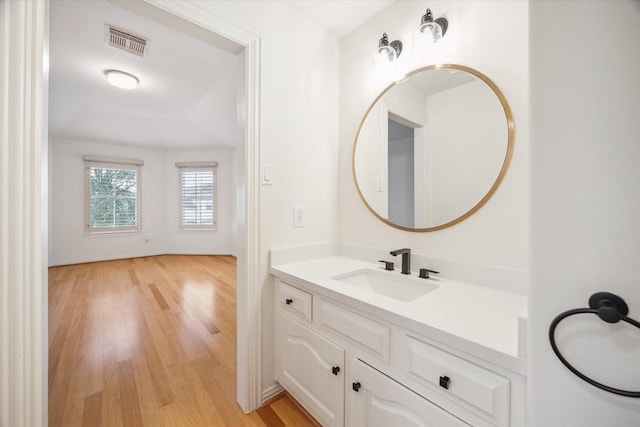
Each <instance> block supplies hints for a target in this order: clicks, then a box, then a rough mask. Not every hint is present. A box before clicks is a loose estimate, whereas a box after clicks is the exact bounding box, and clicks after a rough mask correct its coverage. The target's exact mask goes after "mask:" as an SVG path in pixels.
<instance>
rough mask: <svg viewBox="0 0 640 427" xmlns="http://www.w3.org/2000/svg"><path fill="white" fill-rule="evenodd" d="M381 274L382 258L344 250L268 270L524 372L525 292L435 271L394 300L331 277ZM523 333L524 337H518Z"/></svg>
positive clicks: (389, 272) (409, 276)
mask: <svg viewBox="0 0 640 427" xmlns="http://www.w3.org/2000/svg"><path fill="white" fill-rule="evenodd" d="M367 268H368V269H375V270H379V271H381V272H384V273H385V274H389V275H394V276H396V275H397V276H404V275H401V273H400V271H399V270H398V269H396V270H395V271H385V270H384V268H383V267H382V265H381V264H379V263H378V264H377V263H373V262H366V261H362V260H359V259H355V258H350V257H345V256H328V257H322V258H316V259H313V260H308V261H301V262H292V263H288V264H280V265H273V266H272V267H271V273H272V274H274V275H275V276H277V277H279V278H281V279H284V280H288V281H291V282H293V284H295V283H299V284H300V283H302V284H304V286H306V287H307V288H309V290H312V291H315V292H318V293H321V294H324V295H326V296H329V297H333V298H337V299H339V300H340V299H341V300H345V298H346V299H347V300H349V301H351V302H352V303H354V302H355V303H357V304H362V305H361V307H364V308H365V309H371V310H373V311H375V312H376V313H377V314H382V315H383V316H384V317H387V318H388V320H391V321H393V322H396V323H398V324H400V325H401V326H405V327H411V328H413V329H416V328H417V330H418V331H420V332H421V333H425V334H426V335H429V337H430V338H433V339H436V340H439V341H442V342H443V343H444V344H446V345H449V346H451V347H452V348H456V349H458V350H460V351H463V352H466V353H468V354H471V355H476V356H478V357H481V358H482V359H484V360H487V361H489V362H492V363H495V364H496V365H499V366H503V367H505V368H508V369H510V370H512V371H515V372H518V373H520V374H523V375H525V374H526V372H525V371H526V368H525V361H524V360H523V359H522V358H520V357H519V355H518V318H519V316H521V315H522V313H523V312H524V311H525V309H526V305H527V300H526V296H524V295H520V294H516V293H510V292H505V291H500V290H495V289H491V288H487V287H484V286H478V285H472V284H467V283H462V282H457V281H454V280H448V279H446V278H441V277H438V276H435V277H433V278H429V279H421V278H418V275H417V273H416V272H412V274H411V275H407V276H404V277H406V278H407V279H410V280H419V281H425V282H429V283H431V284H435V285H438V288H437V289H435V290H433V291H431V292H429V293H427V294H425V295H423V296H421V297H419V298H417V299H416V300H413V301H410V302H403V301H398V300H396V299H393V298H389V297H386V296H384V295H380V294H377V293H375V292H373V291H369V290H366V289H362V288H359V287H356V286H353V285H349V284H348V283H344V282H342V281H339V280H335V279H332V277H334V276H337V275H341V274H345V273H349V272H353V271H356V270H360V269H367ZM521 338H522V337H521Z"/></svg>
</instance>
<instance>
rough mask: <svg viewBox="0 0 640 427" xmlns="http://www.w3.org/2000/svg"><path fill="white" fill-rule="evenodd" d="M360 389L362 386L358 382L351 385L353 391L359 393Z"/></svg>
mask: <svg viewBox="0 0 640 427" xmlns="http://www.w3.org/2000/svg"><path fill="white" fill-rule="evenodd" d="M360 387H362V385H361V384H360V383H359V382H357V383H353V384H351V388H352V389H353V391H360Z"/></svg>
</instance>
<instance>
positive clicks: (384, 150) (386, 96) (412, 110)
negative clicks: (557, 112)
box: [353, 65, 513, 231]
mask: <svg viewBox="0 0 640 427" xmlns="http://www.w3.org/2000/svg"><path fill="white" fill-rule="evenodd" d="M512 149H513V121H512V120H511V113H510V110H509V107H508V105H507V103H506V100H505V99H504V97H503V95H502V93H501V92H500V91H499V89H498V88H497V87H496V86H495V85H494V84H493V83H492V82H491V81H490V80H489V79H488V78H487V77H486V76H484V75H482V74H481V73H479V72H477V71H475V70H472V69H470V68H468V67H463V66H459V65H445V66H441V67H438V68H436V67H434V66H431V67H425V68H423V69H420V70H416V71H415V72H413V73H411V74H410V76H409V77H408V78H406V79H405V80H403V81H401V82H399V83H397V84H394V85H391V86H390V87H388V88H387V89H385V91H383V93H382V94H381V95H380V96H378V98H377V99H376V100H375V101H374V103H373V104H372V105H371V107H370V108H369V110H368V112H367V114H365V117H364V118H363V120H362V122H361V125H360V129H359V131H358V134H357V136H356V142H355V145H354V152H353V172H354V178H355V180H356V185H357V187H358V191H359V193H360V196H361V197H362V199H363V201H364V202H365V204H366V205H367V207H368V208H369V210H370V211H371V212H372V213H373V214H374V215H375V216H377V217H378V218H380V219H382V220H383V221H384V222H386V223H388V224H389V225H393V226H395V227H398V228H401V229H406V230H412V231H413V230H416V231H432V230H438V229H441V228H445V227H448V226H451V225H453V224H456V223H458V222H460V221H462V220H463V219H465V218H467V217H468V216H470V215H471V214H473V213H474V212H475V211H476V210H477V209H479V208H480V207H481V206H482V205H483V204H484V203H485V202H486V201H487V200H488V199H489V198H490V197H491V195H492V194H493V192H494V191H495V189H496V188H497V187H498V185H499V184H500V181H501V180H502V177H503V176H504V174H505V172H506V169H507V167H508V164H509V160H510V158H511V153H512Z"/></svg>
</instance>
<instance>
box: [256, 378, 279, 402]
mask: <svg viewBox="0 0 640 427" xmlns="http://www.w3.org/2000/svg"><path fill="white" fill-rule="evenodd" d="M283 391H284V389H283V388H282V386H281V385H280V384H278V383H275V382H274V383H273V384H271V385H270V386H269V387H267V388H266V389H264V390H262V394H261V395H260V405H262V404H263V403H264V402H266V401H267V400H269V399H271V398H273V397H274V396H276V395H277V394H278V393H281V392H283Z"/></svg>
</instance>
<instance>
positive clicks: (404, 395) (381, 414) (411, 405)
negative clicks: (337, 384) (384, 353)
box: [347, 359, 468, 427]
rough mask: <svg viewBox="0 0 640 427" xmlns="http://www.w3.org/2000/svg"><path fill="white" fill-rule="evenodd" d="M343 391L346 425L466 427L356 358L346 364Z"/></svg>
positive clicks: (372, 426)
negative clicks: (346, 375)
mask: <svg viewBox="0 0 640 427" xmlns="http://www.w3.org/2000/svg"><path fill="white" fill-rule="evenodd" d="M347 388H348V390H347V407H348V410H347V414H348V417H349V419H348V420H347V425H349V426H362V427H378V426H379V427H390V426H403V427H414V426H415V427H421V426H438V427H463V426H468V424H466V423H464V422H462V421H461V420H460V419H458V418H456V417H454V416H453V415H451V414H449V413H448V412H446V411H444V410H442V409H441V408H440V407H438V406H436V405H434V404H433V403H431V402H430V401H428V400H427V399H424V398H423V397H422V396H420V395H418V394H416V393H414V392H413V391H411V390H410V389H408V388H406V387H404V386H402V385H401V384H400V383H398V382H396V381H394V380H392V379H391V378H389V377H387V376H386V375H384V374H382V373H380V372H378V371H377V370H375V369H373V368H372V367H370V366H369V365H367V364H366V363H364V362H362V361H361V360H358V359H356V360H354V361H353V363H352V364H351V365H350V369H349V384H348V387H347Z"/></svg>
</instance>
